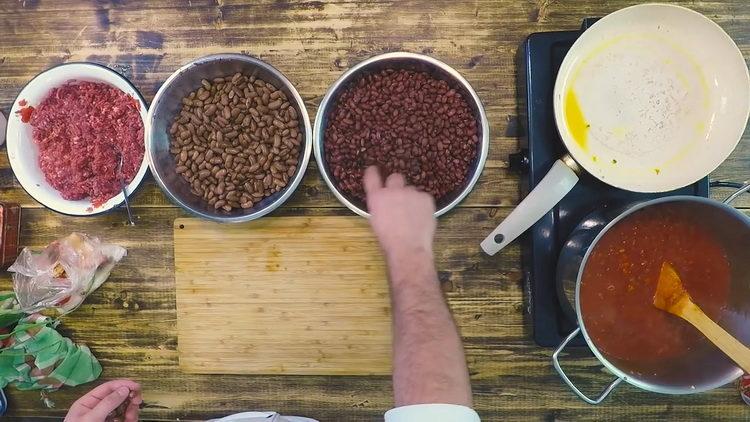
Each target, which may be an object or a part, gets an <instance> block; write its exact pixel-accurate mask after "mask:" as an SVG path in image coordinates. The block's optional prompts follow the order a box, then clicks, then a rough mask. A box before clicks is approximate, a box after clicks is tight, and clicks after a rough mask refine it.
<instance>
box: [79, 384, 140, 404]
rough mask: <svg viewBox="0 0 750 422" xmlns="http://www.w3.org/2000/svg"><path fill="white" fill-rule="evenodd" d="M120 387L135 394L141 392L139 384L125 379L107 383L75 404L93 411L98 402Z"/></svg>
mask: <svg viewBox="0 0 750 422" xmlns="http://www.w3.org/2000/svg"><path fill="white" fill-rule="evenodd" d="M120 387H127V388H128V389H129V390H130V391H131V392H137V393H138V392H140V390H141V386H140V384H138V383H137V382H135V381H131V380H127V379H119V380H114V381H108V382H105V383H104V384H102V385H100V386H98V387H96V388H94V389H93V390H91V391H89V392H88V393H86V394H84V395H83V396H82V397H81V398H80V399H78V400H76V404H81V405H83V406H86V407H87V408H89V409H93V408H94V407H96V405H97V404H99V402H100V401H102V399H104V398H105V397H107V396H108V395H109V394H110V393H112V392H113V391H115V390H117V389H118V388H120Z"/></svg>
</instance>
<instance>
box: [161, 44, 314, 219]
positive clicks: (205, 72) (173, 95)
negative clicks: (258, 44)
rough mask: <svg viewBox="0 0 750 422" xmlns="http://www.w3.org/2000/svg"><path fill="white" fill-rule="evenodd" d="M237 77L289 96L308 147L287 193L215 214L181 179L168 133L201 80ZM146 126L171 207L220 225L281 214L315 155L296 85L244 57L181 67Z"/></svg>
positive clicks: (304, 147) (231, 56)
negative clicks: (250, 77)
mask: <svg viewBox="0 0 750 422" xmlns="http://www.w3.org/2000/svg"><path fill="white" fill-rule="evenodd" d="M236 72H242V73H244V74H246V75H255V76H257V77H258V78H261V79H263V80H264V81H266V82H268V83H270V84H272V85H274V86H275V87H276V88H278V89H280V90H281V91H282V92H284V94H286V96H287V98H288V99H289V101H290V103H291V104H292V105H293V106H294V107H295V108H296V109H297V113H298V114H299V120H300V126H304V127H300V133H302V134H303V136H304V139H303V141H304V142H303V143H302V145H301V147H302V150H301V151H300V158H299V163H298V165H297V171H296V173H294V176H293V177H292V178H290V179H289V183H288V184H287V185H286V187H285V188H284V189H283V190H281V191H279V192H276V193H275V194H273V195H271V196H269V197H266V198H264V199H263V200H261V201H260V202H258V203H257V204H255V206H253V207H252V208H248V209H236V210H232V211H231V212H228V213H227V212H223V211H217V210H215V209H214V207H213V206H210V205H209V204H208V203H207V202H205V201H204V200H203V199H202V198H199V197H198V196H196V195H194V194H193V193H192V192H190V185H189V184H188V183H187V181H185V179H183V178H182V176H180V175H179V174H177V172H176V171H175V162H174V158H173V156H172V154H170V152H169V127H170V126H171V125H172V121H173V120H174V117H175V115H177V114H178V113H179V111H180V108H181V107H182V99H183V98H184V97H185V96H186V95H188V94H189V93H190V92H192V91H195V90H196V89H198V88H199V87H200V86H201V79H209V80H210V79H213V78H217V77H222V76H226V75H232V74H234V73H236ZM146 123H147V124H146V153H147V154H148V158H149V163H150V166H151V173H152V174H153V175H154V178H155V179H156V181H157V182H158V183H159V186H160V187H161V189H162V190H163V191H164V193H165V194H167V196H168V197H169V199H170V200H171V201H172V202H174V203H175V204H177V205H179V206H180V207H182V208H184V209H185V210H187V211H189V212H190V213H192V214H194V215H196V216H198V217H203V218H207V219H209V220H214V221H219V222H225V223H239V222H244V221H250V220H254V219H256V218H260V217H262V216H264V215H266V214H268V213H270V212H271V211H273V210H274V209H276V208H278V207H279V206H280V205H281V204H283V203H284V201H286V200H287V199H289V197H290V196H291V195H292V193H293V192H294V190H295V189H296V188H297V186H298V185H299V183H300V181H301V180H302V177H303V176H304V174H305V170H306V169H307V163H308V161H309V160H310V152H311V151H312V128H311V127H310V118H309V117H308V115H307V110H306V109H305V104H304V103H303V101H302V98H301V97H300V96H299V93H297V90H296V89H295V88H294V86H293V85H292V83H291V82H289V80H288V79H287V78H286V77H285V76H284V75H283V74H282V73H281V72H279V71H278V70H276V69H275V68H274V67H273V66H271V65H269V64H268V63H265V62H263V61H261V60H258V59H255V58H253V57H250V56H245V55H242V54H216V55H211V56H206V57H201V58H199V59H196V60H193V61H192V62H190V63H188V64H186V65H185V66H182V67H181V68H180V69H178V70H177V71H176V72H174V73H173V74H172V75H171V76H170V77H169V78H167V80H166V81H165V82H164V84H163V85H162V86H161V88H159V92H157V93H156V96H155V97H154V101H153V102H152V103H151V108H150V109H149V112H148V119H147V122H146Z"/></svg>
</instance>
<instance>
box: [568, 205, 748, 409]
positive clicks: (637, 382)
mask: <svg viewBox="0 0 750 422" xmlns="http://www.w3.org/2000/svg"><path fill="white" fill-rule="evenodd" d="M665 202H698V203H702V204H706V205H709V206H712V207H715V208H719V209H722V210H724V211H727V212H729V213H730V214H731V215H732V216H733V217H735V218H737V219H738V220H739V221H742V222H744V223H745V224H746V225H748V227H749V228H750V218H748V217H747V216H745V215H744V214H742V213H741V212H739V211H738V210H737V209H735V208H733V207H731V206H729V205H726V204H723V203H721V202H718V201H715V200H713V199H710V198H704V197H700V196H688V195H675V196H664V197H661V198H656V199H651V200H648V201H644V202H640V203H637V204H635V205H633V206H632V207H630V208H628V209H627V210H625V211H623V212H622V213H621V214H620V215H618V216H617V217H615V218H614V219H613V220H612V221H610V222H609V223H608V224H607V225H606V226H604V228H603V229H602V231H601V232H599V234H598V235H597V236H596V237H595V238H594V241H593V242H591V246H589V249H588V250H587V251H586V254H585V255H584V257H583V261H581V267H580V269H579V270H578V279H577V280H576V293H575V300H576V303H575V310H576V316H577V317H578V326H579V327H580V328H581V334H582V335H583V338H584V340H586V344H587V345H588V347H589V348H590V349H591V351H592V352H593V353H594V356H595V357H596V359H597V360H599V361H600V362H601V363H602V365H604V367H605V368H607V369H608V370H609V371H610V372H612V373H613V374H614V375H615V376H617V377H618V378H621V379H622V380H624V381H625V382H627V383H628V384H631V385H634V386H636V387H638V388H641V389H643V390H646V391H651V392H654V393H662V394H675V395H677V394H693V393H703V392H706V391H710V390H713V389H716V388H719V387H721V386H723V385H726V384H728V383H730V382H732V381H734V380H736V379H737V378H739V377H740V376H741V375H742V374H743V371H742V370H741V369H740V368H736V370H735V371H734V372H733V373H731V374H730V375H729V376H726V377H724V378H722V379H719V380H716V381H714V382H712V383H709V384H704V385H696V386H687V387H683V388H679V387H671V388H670V387H662V386H657V385H653V384H651V383H649V382H647V381H644V380H641V379H640V378H638V377H634V376H632V375H630V374H627V373H625V372H624V371H622V370H620V369H619V368H618V367H617V366H615V365H614V364H613V363H611V362H610V361H609V360H608V359H607V358H606V357H604V355H603V354H602V352H601V351H599V349H598V348H597V347H596V345H595V344H594V341H593V340H592V339H591V337H589V333H588V331H587V330H586V324H585V323H584V321H583V314H582V313H581V300H580V295H581V279H582V278H583V269H584V268H585V267H586V263H587V262H588V260H589V256H590V255H591V252H592V251H593V250H594V248H595V247H596V245H597V243H599V241H600V240H601V238H602V237H603V236H604V234H605V233H607V232H608V231H609V230H610V229H611V228H612V227H613V226H614V225H615V224H617V223H619V222H620V221H622V220H623V219H625V218H627V217H628V216H630V215H631V214H633V213H634V212H636V211H638V210H641V209H643V208H646V207H649V206H651V205H656V204H661V203H665ZM691 387H694V388H691Z"/></svg>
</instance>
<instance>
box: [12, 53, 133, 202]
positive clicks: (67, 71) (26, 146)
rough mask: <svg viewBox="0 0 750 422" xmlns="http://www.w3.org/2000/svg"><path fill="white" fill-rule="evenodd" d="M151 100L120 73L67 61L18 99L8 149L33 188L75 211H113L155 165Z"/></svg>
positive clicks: (19, 175)
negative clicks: (149, 127) (147, 137)
mask: <svg viewBox="0 0 750 422" xmlns="http://www.w3.org/2000/svg"><path fill="white" fill-rule="evenodd" d="M146 115H147V109H146V103H145V101H144V100H143V98H142V97H141V95H140V93H139V92H138V90H137V89H136V88H135V87H134V86H133V85H132V84H131V83H130V82H129V81H128V80H127V79H125V78H124V77H123V76H121V75H120V74H118V73H117V72H115V71H113V70H111V69H109V68H107V67H105V66H101V65H98V64H94V63H67V64H63V65H60V66H56V67H53V68H51V69H49V70H46V71H45V72H42V73H40V74H39V75H37V76H36V77H35V78H34V79H32V80H31V81H30V82H29V83H28V84H27V85H26V86H25V87H24V88H23V89H22V90H21V92H20V94H19V95H18V97H17V98H16V100H15V101H14V103H13V106H12V108H11V112H10V114H9V116H8V117H9V119H8V127H7V144H8V145H7V148H8V158H9V161H10V164H11V167H12V168H13V172H14V174H15V176H16V178H17V179H18V181H19V183H20V184H21V186H22V187H23V188H24V189H25V190H26V192H27V193H28V194H29V195H30V196H31V197H33V198H34V199H35V200H37V201H38V202H39V203H41V204H42V205H44V206H46V207H47V208H50V209H52V210H54V211H57V212H60V213H63V214H66V215H74V216H85V215H95V214H101V213H104V212H107V211H109V210H112V209H114V208H116V207H118V206H119V205H120V204H121V203H123V202H124V199H125V198H124V197H123V194H122V189H121V182H122V184H123V185H124V186H125V191H126V193H127V194H128V195H130V194H131V193H132V192H133V191H135V189H136V188H137V187H138V185H139V184H140V183H141V181H142V180H143V177H144V176H145V174H146V171H147V170H148V162H147V160H146V158H145V141H144V127H145V125H144V122H145V119H146Z"/></svg>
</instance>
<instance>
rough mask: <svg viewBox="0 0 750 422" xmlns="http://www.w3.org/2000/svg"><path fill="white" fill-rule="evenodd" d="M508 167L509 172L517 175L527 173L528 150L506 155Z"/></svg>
mask: <svg viewBox="0 0 750 422" xmlns="http://www.w3.org/2000/svg"><path fill="white" fill-rule="evenodd" d="M508 166H509V167H510V169H511V170H513V171H517V172H519V173H526V172H528V171H529V150H527V149H522V150H521V151H518V152H516V153H513V154H510V155H508Z"/></svg>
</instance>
